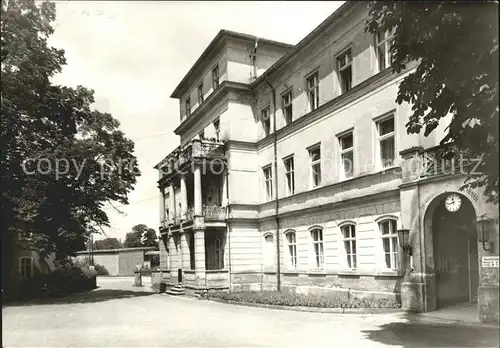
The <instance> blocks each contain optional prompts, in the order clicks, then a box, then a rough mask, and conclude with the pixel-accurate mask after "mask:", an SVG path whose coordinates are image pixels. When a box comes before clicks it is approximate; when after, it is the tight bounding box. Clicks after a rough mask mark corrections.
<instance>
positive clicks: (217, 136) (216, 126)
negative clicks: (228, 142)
mask: <svg viewBox="0 0 500 348" xmlns="http://www.w3.org/2000/svg"><path fill="white" fill-rule="evenodd" d="M212 125H213V126H214V133H215V140H217V141H220V118H216V119H215V120H214V121H213V122H212Z"/></svg>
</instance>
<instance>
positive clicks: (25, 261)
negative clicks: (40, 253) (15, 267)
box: [19, 257, 33, 279]
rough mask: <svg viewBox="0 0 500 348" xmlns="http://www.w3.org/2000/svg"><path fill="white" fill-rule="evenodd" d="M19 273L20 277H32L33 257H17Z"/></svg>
mask: <svg viewBox="0 0 500 348" xmlns="http://www.w3.org/2000/svg"><path fill="white" fill-rule="evenodd" d="M19 275H20V277H21V279H30V278H32V277H33V259H32V258H31V257H20V258H19Z"/></svg>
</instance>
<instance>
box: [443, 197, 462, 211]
mask: <svg viewBox="0 0 500 348" xmlns="http://www.w3.org/2000/svg"><path fill="white" fill-rule="evenodd" d="M461 205H462V198H460V196H459V195H457V194H456V193H452V194H450V195H448V197H446V199H445V201H444V206H445V207H446V210H448V211H450V212H456V211H457V210H458V209H460V206H461Z"/></svg>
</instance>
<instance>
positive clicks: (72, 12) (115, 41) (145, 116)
mask: <svg viewBox="0 0 500 348" xmlns="http://www.w3.org/2000/svg"><path fill="white" fill-rule="evenodd" d="M55 3H56V11H57V12H56V14H57V18H56V21H55V23H54V28H55V33H54V35H53V36H52V37H51V38H50V40H49V44H50V45H52V46H54V47H57V48H62V49H64V50H65V56H66V59H67V65H66V66H64V68H63V71H62V73H61V74H59V75H57V76H56V77H55V78H54V80H53V81H54V83H57V84H61V85H66V86H71V87H76V86H77V85H83V86H85V87H88V88H91V89H93V90H94V92H95V94H94V98H95V104H94V108H96V109H98V110H99V111H102V112H109V113H111V114H112V115H113V117H114V118H115V119H117V120H118V121H120V123H121V126H120V128H121V130H122V131H123V132H124V133H125V134H126V135H127V136H128V137H129V138H130V139H132V140H134V142H135V156H136V157H137V159H138V163H139V167H140V170H141V173H142V175H141V176H140V177H139V178H138V180H137V184H136V186H135V188H134V190H133V191H132V192H130V194H129V205H126V206H119V209H120V210H121V211H122V214H120V213H118V212H116V211H115V210H114V209H113V208H108V209H106V212H107V213H108V216H109V219H110V224H111V227H110V228H105V229H104V232H105V236H107V237H116V238H119V239H122V240H124V239H125V235H126V233H127V232H130V231H131V229H132V227H133V226H135V225H137V224H146V225H147V226H149V227H152V228H154V229H155V230H157V231H158V226H159V224H160V218H159V204H160V193H159V189H158V187H157V181H158V173H157V171H156V170H155V169H153V166H154V165H156V164H157V163H158V162H159V161H160V160H161V159H162V158H163V157H165V156H166V155H167V154H168V153H170V152H171V151H172V150H173V149H174V148H176V147H177V146H178V145H179V138H178V136H176V135H175V134H174V133H173V131H174V129H175V128H176V127H177V126H178V125H179V121H180V119H179V104H178V103H179V102H178V100H177V99H171V98H170V94H171V93H172V92H173V90H174V89H175V87H176V86H177V84H178V83H179V82H180V81H181V79H182V78H183V77H184V75H185V74H186V73H187V72H188V70H189V69H190V68H191V66H192V65H193V63H194V62H195V61H196V60H197V59H198V57H199V56H200V55H201V53H202V52H203V50H204V49H205V48H206V47H207V46H208V44H209V43H210V41H211V40H212V39H213V38H214V37H215V35H217V33H218V32H219V31H220V30H221V29H227V30H233V31H238V32H242V33H246V34H251V35H255V36H259V37H265V38H268V39H272V40H276V41H282V42H286V43H290V44H296V43H298V42H299V41H300V40H301V39H302V38H304V37H305V36H306V35H307V34H308V33H309V32H311V31H312V30H313V29H314V28H315V27H316V26H318V25H319V24H320V23H321V22H322V21H323V20H324V19H326V18H327V17H328V16H329V15H330V14H331V13H332V12H333V11H335V10H336V9H337V8H338V7H340V6H341V5H342V4H343V3H344V2H343V1H317V2H316V1H304V2H302V1H297V2H295V1H293V2H285V1H269V2H260V1H245V2H237V1H234V2H231V1H229V2H225V1H224V2H223V1H220V2H219V1H199V2H198V1H196V2H195V1H193V2H189V1H116V0H115V1H55ZM100 238H104V236H98V237H97V239H100Z"/></svg>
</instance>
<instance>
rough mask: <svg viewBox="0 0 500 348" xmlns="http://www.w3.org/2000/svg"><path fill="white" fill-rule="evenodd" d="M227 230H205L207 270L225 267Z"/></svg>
mask: <svg viewBox="0 0 500 348" xmlns="http://www.w3.org/2000/svg"><path fill="white" fill-rule="evenodd" d="M225 244H226V238H225V232H224V231H217V230H210V229H207V230H206V231H205V267H206V269H207V270H217V269H224V249H225Z"/></svg>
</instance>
